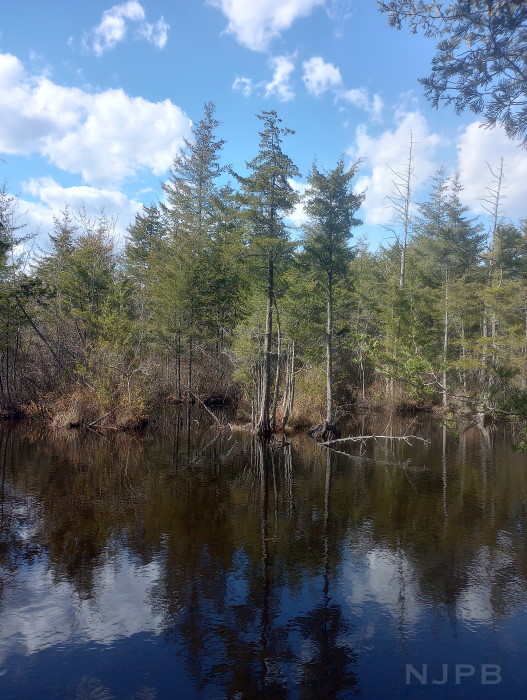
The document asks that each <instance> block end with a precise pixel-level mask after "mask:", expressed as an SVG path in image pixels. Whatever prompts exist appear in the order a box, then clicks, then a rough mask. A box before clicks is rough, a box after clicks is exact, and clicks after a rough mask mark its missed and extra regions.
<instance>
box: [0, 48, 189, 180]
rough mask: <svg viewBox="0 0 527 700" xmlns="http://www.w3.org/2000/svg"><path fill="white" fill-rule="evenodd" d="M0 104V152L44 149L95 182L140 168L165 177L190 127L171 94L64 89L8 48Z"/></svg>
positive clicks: (0, 70) (1, 68) (0, 58)
mask: <svg viewBox="0 0 527 700" xmlns="http://www.w3.org/2000/svg"><path fill="white" fill-rule="evenodd" d="M0 103H1V104H3V105H4V107H3V110H2V117H1V118H0V152H3V153H6V154H21V155H32V154H39V155H41V156H44V157H45V158H47V159H48V160H49V161H50V162H51V163H53V164H54V165H55V166H57V167H58V168H60V169H61V170H64V171H66V172H68V173H78V174H80V175H81V177H82V180H83V182H84V183H86V184H92V185H101V184H105V185H108V184H110V185H119V184H121V183H122V182H123V181H124V180H125V179H126V178H130V177H133V176H134V175H136V174H137V172H138V170H140V169H141V168H148V169H150V170H151V171H152V172H153V173H154V174H155V175H158V176H161V175H163V173H165V172H166V170H167V168H169V167H170V164H171V162H172V158H173V154H174V153H176V152H177V151H178V149H179V148H180V147H181V146H182V144H183V138H184V137H186V136H188V135H189V132H190V122H189V120H188V118H187V117H186V116H185V115H184V114H183V112H182V110H181V109H180V108H179V107H177V106H176V105H174V104H172V102H170V100H168V99H167V100H164V101H163V102H159V103H153V102H150V101H148V100H145V99H144V98H142V97H130V96H128V95H127V94H126V93H125V92H124V91H123V90H122V89H108V90H102V91H100V92H96V93H90V92H86V91H84V90H82V89H80V88H76V87H64V86H62V85H57V84H56V83H54V82H52V81H51V80H49V79H48V78H46V77H43V76H39V75H31V74H28V73H26V71H25V69H24V66H23V65H22V63H21V61H20V60H19V59H18V58H16V57H15V56H12V55H10V54H0Z"/></svg>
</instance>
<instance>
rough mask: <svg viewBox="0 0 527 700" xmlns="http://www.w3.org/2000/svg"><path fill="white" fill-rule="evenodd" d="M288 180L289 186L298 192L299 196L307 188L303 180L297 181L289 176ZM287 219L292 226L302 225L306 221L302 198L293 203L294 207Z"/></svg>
mask: <svg viewBox="0 0 527 700" xmlns="http://www.w3.org/2000/svg"><path fill="white" fill-rule="evenodd" d="M288 182H289V184H290V185H291V187H292V188H293V189H294V190H295V192H298V194H299V195H300V196H301V197H303V196H304V194H305V192H306V190H307V184H305V183H304V182H297V181H296V180H293V178H290V179H289V180H288ZM287 219H288V221H289V223H290V224H292V225H293V226H302V225H303V224H305V223H306V221H307V214H306V211H305V209H304V202H303V200H302V199H301V200H300V201H299V202H298V203H297V204H295V208H294V209H293V211H292V212H291V213H290V214H289V215H288V217H287Z"/></svg>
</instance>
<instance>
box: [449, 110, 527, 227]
mask: <svg viewBox="0 0 527 700" xmlns="http://www.w3.org/2000/svg"><path fill="white" fill-rule="evenodd" d="M457 149H458V169H459V170H460V173H461V182H462V184H463V186H464V187H465V190H464V191H463V193H462V199H463V202H464V203H465V204H466V205H467V206H469V207H470V208H471V209H472V210H473V211H474V212H475V213H476V214H486V212H485V210H484V208H483V203H482V202H481V200H480V199H479V198H480V197H484V196H487V195H488V192H487V190H486V189H485V188H487V187H491V186H492V183H493V177H492V174H491V172H490V170H489V168H488V167H487V165H486V163H488V164H489V165H490V166H491V167H492V168H493V170H496V168H497V166H499V162H500V159H501V158H503V159H504V168H503V171H504V176H505V177H504V188H503V194H504V195H505V199H504V200H503V209H504V213H505V215H506V216H508V217H511V218H525V217H527V201H526V196H525V186H526V184H525V183H527V151H525V150H523V149H522V148H521V147H519V146H518V145H517V143H515V142H513V141H511V140H510V139H509V138H507V135H506V134H505V131H504V130H503V129H502V128H501V127H496V128H495V129H484V128H481V126H480V123H479V122H473V123H472V124H469V125H468V126H467V127H465V128H464V129H463V131H462V132H461V134H460V136H459V139H458V143H457Z"/></svg>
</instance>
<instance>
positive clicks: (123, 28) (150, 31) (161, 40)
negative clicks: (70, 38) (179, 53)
mask: <svg viewBox="0 0 527 700" xmlns="http://www.w3.org/2000/svg"><path fill="white" fill-rule="evenodd" d="M131 27H133V28H134V29H135V37H136V38H143V39H146V40H147V41H148V42H149V43H151V44H153V45H154V46H157V48H158V49H162V48H164V47H165V46H166V43H167V39H168V30H169V29H170V26H169V25H168V24H167V22H165V19H164V17H161V18H160V19H158V20H157V21H156V22H154V23H153V24H151V23H150V22H147V21H146V14H145V10H144V8H143V6H142V5H141V4H140V3H139V2H137V0H128V2H123V3H121V4H120V5H114V6H113V7H110V9H109V10H105V11H104V12H103V13H102V17H101V21H100V22H99V24H98V25H97V26H95V27H94V28H93V29H92V30H90V31H89V32H87V33H86V34H85V36H84V45H85V47H87V48H89V49H91V50H92V51H93V52H94V53H95V55H96V56H102V55H103V53H105V52H106V51H109V50H110V49H113V48H114V47H115V46H116V45H117V44H118V43H119V42H121V41H124V40H125V38H126V36H127V34H128V31H129V29H130V28H131Z"/></svg>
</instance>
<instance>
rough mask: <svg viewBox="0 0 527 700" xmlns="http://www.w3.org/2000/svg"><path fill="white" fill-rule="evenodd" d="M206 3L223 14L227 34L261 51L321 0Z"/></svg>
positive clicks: (248, 0)
mask: <svg viewBox="0 0 527 700" xmlns="http://www.w3.org/2000/svg"><path fill="white" fill-rule="evenodd" d="M209 4H210V5H212V6H213V7H217V8H218V9H219V10H221V11H222V12H223V14H224V15H225V16H226V17H227V19H228V21H229V23H228V25H227V29H226V30H225V31H226V32H227V33H228V34H233V35H234V36H235V37H236V39H237V41H239V42H240V44H243V45H244V46H246V47H247V48H249V49H252V50H253V51H265V50H266V49H267V47H268V46H269V43H270V42H271V40H272V39H273V38H275V37H277V36H279V35H280V33H281V32H283V31H284V30H286V29H289V27H290V26H291V25H292V24H293V22H294V21H295V20H296V19H298V18H299V17H307V16H309V15H310V14H311V12H312V11H313V9H314V8H315V7H317V6H319V5H323V4H324V0H209Z"/></svg>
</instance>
